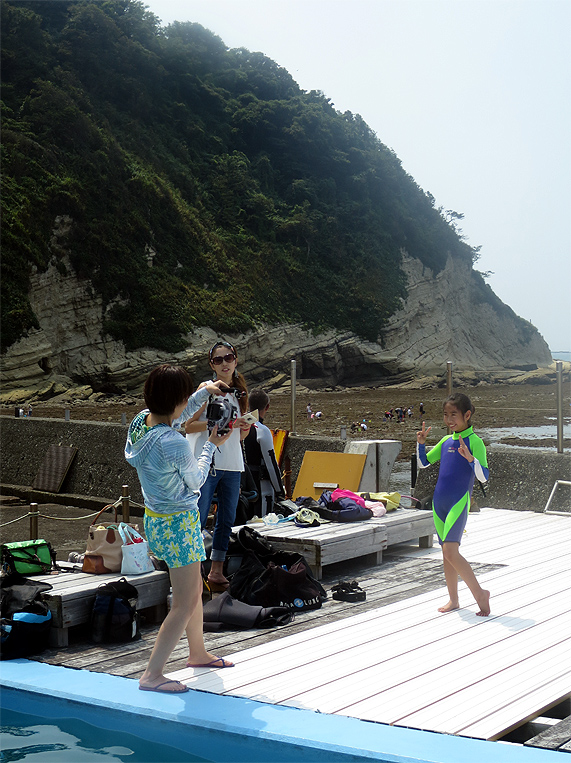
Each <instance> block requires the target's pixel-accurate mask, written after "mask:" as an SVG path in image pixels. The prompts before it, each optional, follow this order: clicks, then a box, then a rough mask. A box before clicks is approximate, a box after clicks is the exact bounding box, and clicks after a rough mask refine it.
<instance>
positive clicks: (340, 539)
mask: <svg viewBox="0 0 571 763" xmlns="http://www.w3.org/2000/svg"><path fill="white" fill-rule="evenodd" d="M252 527H253V529H255V530H257V531H258V532H259V533H260V534H261V535H263V536H265V537H266V538H267V539H268V540H269V541H270V543H271V544H272V545H273V546H275V547H276V549H278V550H279V551H295V552H296V553H299V554H302V555H303V556H304V557H305V559H306V561H307V563H308V564H309V566H310V567H311V571H312V572H313V574H314V575H315V577H316V578H317V580H321V577H322V574H323V567H325V566H326V565H328V564H333V563H334V562H341V561H345V560H347V559H356V558H358V557H363V556H369V557H370V561H371V564H380V563H381V562H382V559H383V551H384V550H385V549H386V548H387V547H388V546H393V545H395V544H397V543H405V542H406V541H410V540H415V539H418V542H419V545H420V546H421V547H422V548H430V547H431V546H432V543H433V534H434V520H433V519H432V512H431V511H430V512H429V511H420V510H416V509H397V510H396V511H394V512H390V513H389V514H386V515H385V516H384V517H380V518H375V517H373V518H371V519H366V520H364V521H362V522H347V523H343V522H327V523H325V524H322V525H320V526H319V527H297V526H296V525H295V524H294V523H293V522H284V523H282V524H279V525H263V524H261V523H260V524H254V525H252ZM238 529H239V528H234V531H236V530H238Z"/></svg>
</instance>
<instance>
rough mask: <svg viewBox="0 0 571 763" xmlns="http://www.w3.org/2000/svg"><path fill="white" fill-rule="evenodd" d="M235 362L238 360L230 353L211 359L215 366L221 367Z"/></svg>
mask: <svg viewBox="0 0 571 763" xmlns="http://www.w3.org/2000/svg"><path fill="white" fill-rule="evenodd" d="M233 360H236V356H235V355H234V353H233V352H229V353H228V355H217V356H216V357H215V358H210V362H211V363H213V364H214V365H215V366H221V365H222V363H231V362H232V361H233Z"/></svg>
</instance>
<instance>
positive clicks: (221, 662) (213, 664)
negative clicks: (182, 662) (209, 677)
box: [186, 657, 234, 668]
mask: <svg viewBox="0 0 571 763" xmlns="http://www.w3.org/2000/svg"><path fill="white" fill-rule="evenodd" d="M186 667H187V668H233V667H234V663H233V662H230V661H228V662H226V660H225V659H224V658H223V657H216V659H214V660H210V662H206V663H204V664H202V665H193V663H191V662H187V663H186Z"/></svg>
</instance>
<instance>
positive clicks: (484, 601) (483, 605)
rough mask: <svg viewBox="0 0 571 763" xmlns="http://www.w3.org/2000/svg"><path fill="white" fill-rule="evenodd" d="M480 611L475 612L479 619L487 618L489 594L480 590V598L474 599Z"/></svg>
mask: <svg viewBox="0 0 571 763" xmlns="http://www.w3.org/2000/svg"><path fill="white" fill-rule="evenodd" d="M476 604H477V605H478V606H479V607H480V611H479V612H476V614H477V615H478V616H479V617H487V616H488V615H489V614H490V592H489V591H486V590H484V589H482V596H481V597H480V598H479V599H476Z"/></svg>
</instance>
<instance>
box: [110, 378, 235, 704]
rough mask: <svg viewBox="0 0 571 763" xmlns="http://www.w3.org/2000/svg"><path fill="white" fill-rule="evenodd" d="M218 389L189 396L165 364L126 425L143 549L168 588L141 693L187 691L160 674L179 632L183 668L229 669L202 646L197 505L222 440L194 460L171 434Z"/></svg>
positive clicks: (213, 437) (187, 381) (213, 439)
mask: <svg viewBox="0 0 571 763" xmlns="http://www.w3.org/2000/svg"><path fill="white" fill-rule="evenodd" d="M221 389H224V385H223V384H221V383H220V382H217V383H216V384H209V385H205V386H204V387H203V388H202V389H199V390H198V391H197V392H195V393H194V394H192V380H191V378H190V376H189V374H188V373H187V372H186V371H185V369H184V368H181V367H180V366H172V365H169V364H167V363H165V364H164V365H161V366H158V367H157V368H155V369H154V370H153V371H151V373H150V374H149V376H148V377H147V380H146V382H145V389H144V397H145V403H146V406H147V407H146V408H145V409H144V410H143V411H141V412H140V413H138V414H137V415H136V416H135V418H134V419H133V421H132V422H131V424H130V426H129V433H128V435H127V442H126V443H125V458H126V459H127V461H128V462H129V463H130V464H131V466H134V467H135V469H136V470H137V474H138V477H139V481H140V483H141V490H142V492H143V496H144V499H145V518H144V524H145V534H146V536H147V541H148V544H149V549H150V550H151V551H152V552H153V553H154V554H155V555H156V556H157V557H158V558H159V559H163V560H164V561H165V562H166V563H167V565H168V568H169V576H170V581H171V586H172V606H171V609H170V611H169V613H168V615H167V616H166V618H165V620H164V622H163V624H162V625H161V628H160V630H159V634H158V636H157V640H156V642H155V646H154V648H153V651H152V654H151V657H150V659H149V664H148V665H147V668H146V670H145V672H144V673H143V675H142V676H141V678H140V680H139V688H140V689H142V690H143V691H158V692H163V693H168V694H178V693H180V692H185V691H188V687H187V686H185V685H184V684H182V683H181V682H180V681H174V680H169V679H168V678H167V677H166V676H165V675H164V669H165V665H166V662H167V660H168V658H169V656H170V655H171V653H172V651H173V649H174V648H175V646H176V645H177V644H178V642H179V640H180V638H181V636H182V635H183V633H184V632H185V631H186V637H187V640H188V650H189V656H188V662H187V665H188V667H207V668H228V667H231V666H232V662H230V661H229V660H224V659H222V657H217V656H216V655H214V654H210V653H209V652H207V651H206V649H205V647H204V641H203V637H202V576H201V574H200V562H201V561H203V560H204V559H205V553H204V544H203V542H202V533H201V532H200V519H199V515H198V506H197V494H198V491H199V490H200V487H201V485H202V484H203V482H204V480H205V479H206V475H207V473H208V468H209V464H210V460H211V458H212V454H213V452H214V451H215V450H216V449H217V448H218V447H220V446H222V450H223V449H224V447H225V444H224V443H225V442H226V440H227V439H228V436H226V435H219V434H218V429H217V427H214V429H213V430H212V433H211V434H210V436H209V437H208V439H207V441H206V442H205V443H204V447H203V449H202V450H201V452H200V453H199V454H198V458H194V456H193V454H192V448H191V447H190V444H189V443H188V442H187V441H186V440H185V439H184V437H182V436H181V435H180V433H179V432H177V431H176V429H175V428H173V425H174V427H176V426H177V425H178V424H180V423H181V422H182V421H184V420H185V419H187V418H188V417H189V416H190V415H192V414H193V413H194V412H195V411H196V410H197V408H199V407H200V406H201V405H202V403H203V402H204V401H205V400H207V399H208V395H209V394H210V393H214V394H221Z"/></svg>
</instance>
